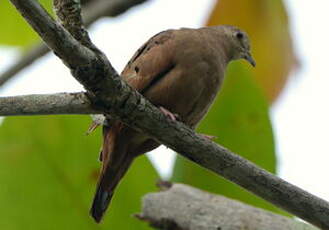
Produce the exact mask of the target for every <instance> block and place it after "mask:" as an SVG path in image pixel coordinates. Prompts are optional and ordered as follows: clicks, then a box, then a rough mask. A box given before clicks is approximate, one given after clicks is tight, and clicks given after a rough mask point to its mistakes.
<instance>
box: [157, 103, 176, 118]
mask: <svg viewBox="0 0 329 230" xmlns="http://www.w3.org/2000/svg"><path fill="white" fill-rule="evenodd" d="M159 109H160V111H161V112H162V113H163V114H164V115H165V116H167V117H169V118H170V120H172V121H177V120H178V118H179V116H178V114H176V113H172V112H170V111H169V110H167V109H166V108H164V107H162V106H160V107H159Z"/></svg>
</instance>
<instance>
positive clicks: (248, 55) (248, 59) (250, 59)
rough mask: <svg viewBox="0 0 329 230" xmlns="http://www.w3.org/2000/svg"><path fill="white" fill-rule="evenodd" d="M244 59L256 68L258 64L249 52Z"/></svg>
mask: <svg viewBox="0 0 329 230" xmlns="http://www.w3.org/2000/svg"><path fill="white" fill-rule="evenodd" d="M244 59H246V60H247V62H249V63H250V65H252V66H253V67H255V66H256V62H255V60H254V59H253V58H252V56H251V54H250V53H249V52H247V53H246V55H245V57H244Z"/></svg>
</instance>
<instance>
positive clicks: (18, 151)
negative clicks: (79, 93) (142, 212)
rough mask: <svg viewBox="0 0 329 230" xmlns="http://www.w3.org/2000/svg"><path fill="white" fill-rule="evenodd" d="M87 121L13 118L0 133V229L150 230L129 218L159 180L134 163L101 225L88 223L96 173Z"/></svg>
mask: <svg viewBox="0 0 329 230" xmlns="http://www.w3.org/2000/svg"><path fill="white" fill-rule="evenodd" d="M89 122H90V119H89V118H87V117H78V116H70V117H68V116H67V117H16V118H7V119H5V121H4V123H3V125H2V126H1V127H0V148H1V152H0V181H1V186H0V203H1V207H2V208H1V209H0V223H1V224H0V226H1V229H6V230H14V229H15V230H16V229H61V230H64V229H70V230H71V229H80V230H82V229H138V230H142V229H149V227H148V226H146V224H144V223H141V222H140V221H139V220H136V219H135V218H133V217H132V216H131V215H132V214H134V213H136V212H138V211H139V209H140V204H141V196H142V195H144V194H145V193H147V192H150V191H154V190H155V186H154V183H155V181H156V179H157V178H158V174H157V173H156V171H155V170H154V168H153V167H152V165H151V164H150V162H149V161H148V160H147V158H146V157H144V156H143V157H140V158H138V159H137V160H136V162H134V164H133V166H132V168H131V169H130V170H129V172H128V174H127V175H126V176H125V177H124V179H123V182H122V183H121V184H120V185H119V187H118V189H117V191H116V194H115V196H114V198H113V201H112V205H111V207H110V209H109V210H108V213H107V214H106V215H105V218H104V221H103V223H102V224H100V225H97V224H95V223H94V222H93V220H92V219H91V218H90V217H89V207H90V204H91V201H92V198H93V195H94V191H95V186H96V180H97V175H98V171H99V167H100V163H99V162H98V153H99V149H100V144H101V137H100V135H99V133H97V132H96V133H97V134H93V135H91V136H86V135H84V133H85V131H86V128H87V127H88V124H89Z"/></svg>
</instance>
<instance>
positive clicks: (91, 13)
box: [0, 0, 147, 87]
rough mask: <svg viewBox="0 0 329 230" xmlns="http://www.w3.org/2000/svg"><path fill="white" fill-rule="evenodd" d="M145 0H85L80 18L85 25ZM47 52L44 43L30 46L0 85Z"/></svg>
mask: <svg viewBox="0 0 329 230" xmlns="http://www.w3.org/2000/svg"><path fill="white" fill-rule="evenodd" d="M146 1H147V0H88V1H87V0H85V2H86V5H83V10H82V14H83V15H82V16H83V17H82V18H83V21H84V24H85V26H86V27H88V26H90V25H91V24H92V23H94V22H95V21H97V20H98V19H99V18H102V17H106V16H108V17H115V16H118V15H120V14H122V13H125V12H126V11H127V10H129V9H131V8H132V7H134V6H137V5H139V4H142V3H144V2H146ZM48 52H49V48H48V47H47V45H46V44H45V43H43V42H42V43H40V44H37V45H35V46H34V47H32V48H31V49H30V50H29V51H27V52H26V53H25V54H24V55H23V56H22V57H20V58H19V59H18V60H17V62H16V63H14V64H13V65H12V66H10V67H9V68H8V69H7V70H6V71H5V72H3V73H2V74H0V87H1V86H3V85H4V84H6V83H7V82H8V81H9V80H10V79H12V78H13V77H14V76H15V75H16V74H18V73H19V72H20V71H21V70H23V69H24V68H26V67H28V66H29V65H31V64H33V63H34V62H35V61H36V60H38V59H39V58H41V57H43V56H44V55H46V54H47V53H48Z"/></svg>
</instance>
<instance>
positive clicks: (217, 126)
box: [172, 63, 278, 211]
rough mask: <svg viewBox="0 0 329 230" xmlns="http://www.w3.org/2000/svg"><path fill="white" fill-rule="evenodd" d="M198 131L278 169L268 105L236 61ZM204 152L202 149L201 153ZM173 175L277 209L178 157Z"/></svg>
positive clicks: (270, 167)
mask: <svg viewBox="0 0 329 230" xmlns="http://www.w3.org/2000/svg"><path fill="white" fill-rule="evenodd" d="M197 132H199V133H204V134H208V135H214V136H217V139H215V141H217V142H218V143H220V144H221V145H224V146H225V147H227V148H229V149H231V150H232V151H233V152H235V153H238V154H240V155H241V156H243V157H245V158H247V159H249V160H250V161H252V162H254V163H256V164H257V165H259V166H261V167H263V168H265V169H266V170H268V171H270V172H272V173H275V166H276V157H275V150H274V141H273V134H272V128H271V123H270V120H269V116H268V105H267V102H266V99H265V97H264V95H263V94H262V93H261V91H260V89H259V88H258V87H257V85H256V83H255V82H254V80H253V77H252V76H251V72H250V68H248V67H246V66H245V65H243V64H241V63H232V64H231V65H230V66H229V68H228V71H227V76H226V80H225V83H224V87H223V89H222V91H221V93H220V94H219V96H218V97H217V98H216V101H215V103H214V104H213V106H212V109H211V111H210V112H209V113H208V114H207V116H206V118H205V119H204V120H203V121H202V123H201V125H200V126H199V127H198V129H197ZM200 154H202V153H200ZM172 179H173V180H174V181H177V182H182V183H187V184H190V185H193V186H196V187H198V188H201V189H205V190H207V191H209V192H214V193H220V194H223V195H225V196H228V197H231V198H235V199H238V200H241V201H244V202H246V203H249V204H252V205H255V206H258V207H262V208H267V209H270V210H274V211H277V210H278V209H277V208H276V207H274V206H273V205H271V204H269V203H267V202H265V201H263V200H262V199H260V198H258V197H256V196H255V195H252V194H250V193H249V192H247V191H246V190H244V189H242V188H240V187H239V186H237V185H235V184H233V183H231V182H229V181H227V180H225V179H223V178H220V177H218V176H217V175H215V174H213V173H211V172H210V171H208V170H205V169H203V168H201V167H200V166H198V165H196V164H194V163H192V162H190V161H187V160H186V159H184V158H182V157H178V158H177V160H176V163H175V167H174V172H173V177H172Z"/></svg>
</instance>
